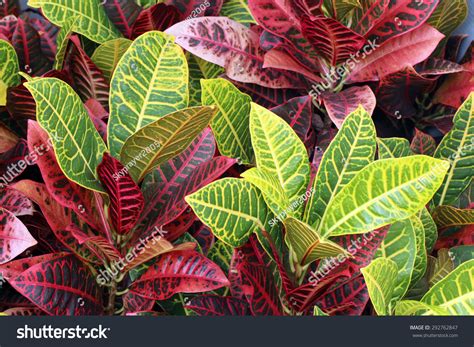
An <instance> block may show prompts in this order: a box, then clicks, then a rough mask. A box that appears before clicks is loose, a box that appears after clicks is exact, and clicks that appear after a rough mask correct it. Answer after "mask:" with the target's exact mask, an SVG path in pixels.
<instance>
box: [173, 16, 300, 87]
mask: <svg viewBox="0 0 474 347" xmlns="http://www.w3.org/2000/svg"><path fill="white" fill-rule="evenodd" d="M225 28H231V30H226V29H225ZM166 33H168V34H171V35H174V36H175V37H176V43H177V44H179V45H180V46H181V47H183V49H186V50H187V51H189V52H191V53H193V54H194V55H197V56H198V57H200V58H202V59H204V60H207V61H209V62H211V63H214V64H217V65H219V66H222V67H224V68H225V70H226V74H227V76H229V77H230V78H231V79H233V80H236V81H239V82H246V83H255V84H258V85H260V86H264V87H270V88H295V87H298V86H300V85H301V81H300V79H299V78H298V76H295V74H290V73H288V72H286V71H280V70H276V69H270V68H268V69H263V53H264V52H263V51H262V50H261V49H260V48H259V36H258V35H257V34H256V33H255V32H254V31H252V30H250V29H249V28H247V27H245V26H244V25H242V24H240V23H237V22H234V21H232V20H231V19H228V18H226V17H209V18H206V17H204V18H193V19H189V20H187V21H184V22H179V23H177V24H175V25H173V26H172V27H171V28H169V29H167V30H166Z"/></svg>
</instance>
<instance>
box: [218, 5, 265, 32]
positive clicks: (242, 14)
mask: <svg viewBox="0 0 474 347" xmlns="http://www.w3.org/2000/svg"><path fill="white" fill-rule="evenodd" d="M220 15H221V16H225V17H229V18H230V19H232V20H235V21H236V22H239V23H242V24H244V25H247V26H250V24H256V22H255V19H254V18H253V16H252V13H251V12H250V9H249V6H248V3H247V0H225V1H224V4H223V5H222V10H221V13H220Z"/></svg>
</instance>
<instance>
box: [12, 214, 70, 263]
mask: <svg viewBox="0 0 474 347" xmlns="http://www.w3.org/2000/svg"><path fill="white" fill-rule="evenodd" d="M21 221H22V222H23V224H25V226H26V228H27V229H28V230H29V231H30V233H31V235H33V237H34V238H35V240H37V241H38V245H37V246H36V247H35V252H38V254H45V253H50V252H61V251H65V250H67V248H65V247H64V246H63V244H62V243H61V242H60V241H59V240H58V239H57V238H56V236H55V235H54V233H53V230H52V229H51V227H50V226H49V224H48V221H47V220H46V219H45V218H44V217H43V215H42V213H41V211H37V212H35V213H34V214H33V215H32V216H23V217H21Z"/></svg>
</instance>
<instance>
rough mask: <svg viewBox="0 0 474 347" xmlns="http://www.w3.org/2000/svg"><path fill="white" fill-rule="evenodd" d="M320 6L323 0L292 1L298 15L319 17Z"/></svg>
mask: <svg viewBox="0 0 474 347" xmlns="http://www.w3.org/2000/svg"><path fill="white" fill-rule="evenodd" d="M322 4H323V0H293V6H294V8H295V10H296V11H297V12H298V14H299V15H303V14H307V15H309V16H311V15H312V16H317V15H320V14H321V5H322Z"/></svg>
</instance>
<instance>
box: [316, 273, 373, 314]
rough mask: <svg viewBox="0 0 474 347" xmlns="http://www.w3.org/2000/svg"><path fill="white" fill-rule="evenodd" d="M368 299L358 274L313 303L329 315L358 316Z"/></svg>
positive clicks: (362, 279) (363, 283)
mask: <svg viewBox="0 0 474 347" xmlns="http://www.w3.org/2000/svg"><path fill="white" fill-rule="evenodd" d="M368 301H369V293H368V291H367V287H366V285H365V281H364V278H363V276H362V275H359V276H356V277H354V278H352V279H350V280H348V281H346V282H344V283H342V284H340V285H339V286H337V287H335V288H333V289H332V290H330V291H328V292H327V293H325V294H324V295H323V296H322V297H321V298H320V299H319V300H318V301H316V302H315V304H316V305H317V306H319V307H320V308H321V309H322V310H323V311H324V312H326V313H328V314H329V315H350V316H360V315H361V314H362V312H363V311H364V309H365V306H366V305H367V302H368Z"/></svg>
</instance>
